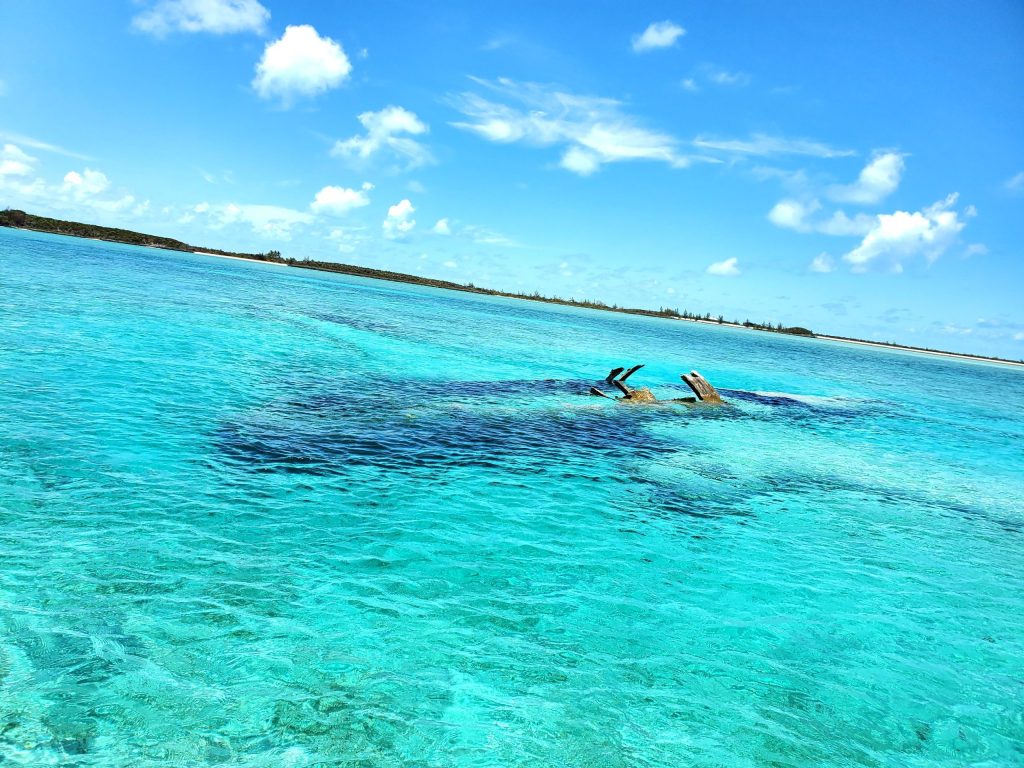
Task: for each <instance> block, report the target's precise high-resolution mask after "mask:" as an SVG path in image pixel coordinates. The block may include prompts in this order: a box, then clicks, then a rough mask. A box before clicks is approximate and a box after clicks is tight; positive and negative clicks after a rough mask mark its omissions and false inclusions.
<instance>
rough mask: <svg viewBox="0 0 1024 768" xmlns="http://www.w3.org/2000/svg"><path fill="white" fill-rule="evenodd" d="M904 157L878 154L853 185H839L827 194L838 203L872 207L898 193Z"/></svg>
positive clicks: (830, 188) (887, 153) (896, 154)
mask: <svg viewBox="0 0 1024 768" xmlns="http://www.w3.org/2000/svg"><path fill="white" fill-rule="evenodd" d="M903 157H904V156H903V155H901V154H900V153H898V152H884V153H877V154H875V156H874V157H873V158H871V161H870V162H869V163H868V164H867V165H866V166H865V167H864V169H863V170H862V171H861V172H860V175H859V176H858V177H857V181H855V182H854V183H853V184H846V185H841V184H837V185H834V186H832V187H829V188H828V191H827V192H826V194H827V195H828V197H829V198H830V199H831V200H835V201H836V202H838V203H856V204H858V205H871V204H873V203H877V202H880V201H881V200H883V199H884V198H886V197H888V196H889V195H890V194H892V193H893V192H895V191H896V188H897V187H898V186H899V185H900V178H901V177H902V175H903V168H904V164H903Z"/></svg>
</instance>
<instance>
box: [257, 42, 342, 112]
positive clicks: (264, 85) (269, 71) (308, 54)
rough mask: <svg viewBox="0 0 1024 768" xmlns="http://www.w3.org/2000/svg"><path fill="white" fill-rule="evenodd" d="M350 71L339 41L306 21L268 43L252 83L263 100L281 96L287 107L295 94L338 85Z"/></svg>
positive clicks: (315, 91) (313, 92)
mask: <svg viewBox="0 0 1024 768" xmlns="http://www.w3.org/2000/svg"><path fill="white" fill-rule="evenodd" d="M351 71H352V63H351V62H350V61H349V59H348V56H346V55H345V51H344V49H343V48H342V47H341V45H340V44H339V43H337V42H335V41H334V40H332V39H331V38H329V37H321V36H320V35H319V34H318V33H317V31H316V30H315V29H314V28H313V27H311V26H310V25H308V24H303V25H300V26H289V27H287V28H285V31H284V34H283V35H282V36H281V37H280V38H279V39H278V40H274V41H273V42H271V43H268V44H267V47H266V49H264V51H263V57H262V58H261V59H260V61H259V63H258V64H257V65H256V77H255V78H253V81H252V86H253V88H255V89H256V93H258V94H259V95H260V96H261V97H263V98H264V99H271V98H280V99H281V101H282V103H283V104H284V105H285V106H288V105H290V104H291V103H292V102H293V101H294V100H295V99H296V98H297V97H301V96H305V97H312V96H316V95H318V94H320V93H323V92H324V91H327V90H330V89H331V88H337V87H338V86H339V85H341V84H342V83H344V82H345V81H346V80H347V79H348V77H349V73H350V72H351Z"/></svg>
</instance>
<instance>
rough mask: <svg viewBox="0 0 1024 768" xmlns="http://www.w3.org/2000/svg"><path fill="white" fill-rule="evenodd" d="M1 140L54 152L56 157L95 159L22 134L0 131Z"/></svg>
mask: <svg viewBox="0 0 1024 768" xmlns="http://www.w3.org/2000/svg"><path fill="white" fill-rule="evenodd" d="M0 140H2V141H9V142H11V143H12V144H17V145H18V146H21V147H28V148H29V149H38V150H40V151H42V152H52V153H53V154H55V155H63V156H64V157H73V158H75V159H76V160H85V161H87V162H88V161H91V160H92V159H93V158H91V157H89V156H88V155H82V154H79V153H78V152H72V151H71V150H69V149H64V148H63V147H58V146H57V145H56V144H50V143H48V142H45V141H40V140H39V139H33V138H32V137H31V136H22V135H21V134H20V133H6V132H4V131H0Z"/></svg>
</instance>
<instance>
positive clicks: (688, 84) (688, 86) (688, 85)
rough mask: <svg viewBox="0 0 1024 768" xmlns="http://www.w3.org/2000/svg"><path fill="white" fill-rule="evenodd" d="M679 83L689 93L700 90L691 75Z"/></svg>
mask: <svg viewBox="0 0 1024 768" xmlns="http://www.w3.org/2000/svg"><path fill="white" fill-rule="evenodd" d="M679 84H680V85H681V86H683V90H686V91H689V92H690V93H696V92H697V91H699V90H700V86H699V85H697V81H696V80H695V79H694V78H692V77H687V78H686V79H684V80H683V81H682V82H681V83H679Z"/></svg>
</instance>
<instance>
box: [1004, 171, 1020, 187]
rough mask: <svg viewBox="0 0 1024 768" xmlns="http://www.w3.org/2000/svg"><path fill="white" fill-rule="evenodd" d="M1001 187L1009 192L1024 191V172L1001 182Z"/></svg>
mask: <svg viewBox="0 0 1024 768" xmlns="http://www.w3.org/2000/svg"><path fill="white" fill-rule="evenodd" d="M1003 186H1004V187H1005V188H1006V189H1008V190H1010V191H1011V192H1022V191H1024V171H1021V172H1020V173H1018V174H1015V175H1014V176H1011V177H1010V178H1008V179H1007V180H1006V181H1005V182H1003Z"/></svg>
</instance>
